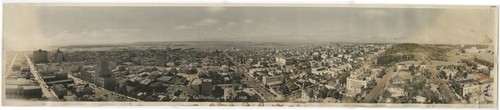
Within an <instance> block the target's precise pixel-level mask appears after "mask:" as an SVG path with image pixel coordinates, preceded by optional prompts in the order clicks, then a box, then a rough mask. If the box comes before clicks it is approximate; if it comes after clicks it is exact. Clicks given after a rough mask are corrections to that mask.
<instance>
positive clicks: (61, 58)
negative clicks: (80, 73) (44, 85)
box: [53, 49, 66, 63]
mask: <svg viewBox="0 0 500 110" xmlns="http://www.w3.org/2000/svg"><path fill="white" fill-rule="evenodd" d="M64 61H66V59H65V58H64V53H63V52H62V51H61V50H59V49H57V50H56V53H54V59H53V62H57V63H61V62H64Z"/></svg>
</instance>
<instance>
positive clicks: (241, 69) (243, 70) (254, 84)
mask: <svg viewBox="0 0 500 110" xmlns="http://www.w3.org/2000/svg"><path fill="white" fill-rule="evenodd" d="M225 55H226V56H227V57H228V58H229V59H230V60H231V62H233V63H234V64H235V65H236V66H237V69H238V72H239V73H244V75H245V78H247V81H248V84H249V85H251V86H252V87H253V88H254V89H255V90H256V91H257V92H259V93H261V94H262V95H263V96H264V97H262V98H263V99H264V101H272V100H273V99H274V97H275V96H274V95H273V93H271V92H269V91H267V90H266V88H264V87H263V85H262V83H260V82H258V81H256V80H255V79H254V78H253V77H251V75H249V74H250V73H249V72H248V70H247V69H246V68H244V67H242V66H241V64H239V63H238V62H236V61H234V59H233V57H231V56H229V55H228V54H227V53H225Z"/></svg>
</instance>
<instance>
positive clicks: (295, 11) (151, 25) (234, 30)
mask: <svg viewBox="0 0 500 110" xmlns="http://www.w3.org/2000/svg"><path fill="white" fill-rule="evenodd" d="M495 11H496V9H494V8H491V7H489V6H483V7H480V6H476V7H470V6H468V7H466V6H461V7H460V6H455V7H444V8H442V7H435V8H418V7H417V6H407V7H404V6H403V7H356V6H351V7H349V6H348V7H335V6H332V7H284V6H265V7H249V6H246V7H245V6H225V7H224V6H137V7H130V6H53V5H26V4H24V5H19V4H6V5H4V45H5V46H6V47H7V48H37V47H43V46H61V45H86V44H114V43H132V42H160V41H256V42H261V41H265V42H267V41H269V42H390V43H404V42H414V43H445V44H485V43H488V44H491V43H493V42H496V41H497V40H496V36H497V35H496V30H497V28H496V25H495V24H496V23H497V22H495V18H496V16H498V15H496V14H495V13H497V12H495Z"/></svg>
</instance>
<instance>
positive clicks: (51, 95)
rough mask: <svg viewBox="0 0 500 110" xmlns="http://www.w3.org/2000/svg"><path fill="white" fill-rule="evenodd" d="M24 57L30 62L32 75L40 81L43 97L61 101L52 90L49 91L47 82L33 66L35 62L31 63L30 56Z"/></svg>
mask: <svg viewBox="0 0 500 110" xmlns="http://www.w3.org/2000/svg"><path fill="white" fill-rule="evenodd" d="M24 57H25V58H26V61H27V62H28V65H29V67H30V70H31V74H33V77H34V78H35V80H37V81H38V83H39V84H40V87H41V88H42V92H43V96H45V97H47V98H49V100H50V101H60V99H59V98H58V97H57V96H56V95H55V94H54V93H53V92H51V90H49V86H47V84H46V82H45V81H44V80H43V78H42V75H40V74H39V73H38V71H37V70H36V67H35V65H34V64H33V62H31V59H30V58H29V57H28V55H26V54H24Z"/></svg>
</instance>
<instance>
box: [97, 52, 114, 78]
mask: <svg viewBox="0 0 500 110" xmlns="http://www.w3.org/2000/svg"><path fill="white" fill-rule="evenodd" d="M95 72H96V73H97V76H98V77H109V76H111V69H110V68H109V62H108V61H107V60H106V59H105V58H104V57H103V55H99V58H98V59H97V65H96V67H95Z"/></svg>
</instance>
